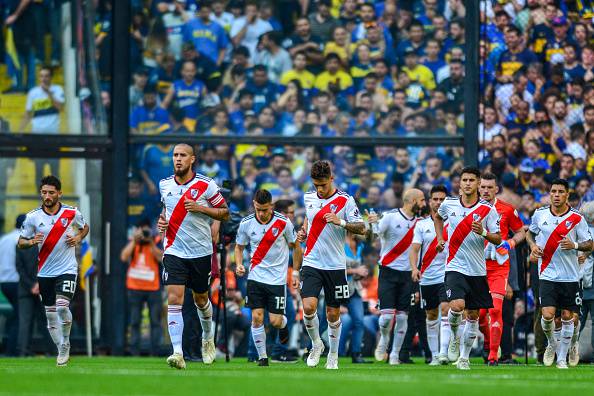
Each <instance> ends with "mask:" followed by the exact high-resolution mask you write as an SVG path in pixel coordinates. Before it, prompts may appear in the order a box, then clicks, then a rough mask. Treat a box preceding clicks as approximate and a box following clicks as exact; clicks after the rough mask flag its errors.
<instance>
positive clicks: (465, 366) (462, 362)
mask: <svg viewBox="0 0 594 396" xmlns="http://www.w3.org/2000/svg"><path fill="white" fill-rule="evenodd" d="M456 367H457V368H458V369H459V370H470V362H469V361H468V359H464V358H460V359H458V362H457V363H456Z"/></svg>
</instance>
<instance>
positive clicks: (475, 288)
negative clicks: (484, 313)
mask: <svg viewBox="0 0 594 396" xmlns="http://www.w3.org/2000/svg"><path fill="white" fill-rule="evenodd" d="M445 289H446V297H447V298H448V301H452V300H464V302H465V304H464V305H465V307H466V309H481V308H493V298H492V297H491V293H490V292H489V284H488V283H487V276H486V275H485V276H468V275H464V274H461V273H460V272H456V271H447V272H446V275H445Z"/></svg>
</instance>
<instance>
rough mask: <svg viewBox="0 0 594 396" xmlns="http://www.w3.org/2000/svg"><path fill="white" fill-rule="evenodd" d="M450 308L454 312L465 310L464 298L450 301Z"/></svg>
mask: <svg viewBox="0 0 594 396" xmlns="http://www.w3.org/2000/svg"><path fill="white" fill-rule="evenodd" d="M450 308H451V310H452V311H454V312H462V311H464V300H456V301H452V302H451V303H450Z"/></svg>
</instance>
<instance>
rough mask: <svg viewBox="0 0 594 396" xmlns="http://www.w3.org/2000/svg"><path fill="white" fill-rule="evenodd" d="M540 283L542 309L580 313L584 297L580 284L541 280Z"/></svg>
mask: <svg viewBox="0 0 594 396" xmlns="http://www.w3.org/2000/svg"><path fill="white" fill-rule="evenodd" d="M538 283H539V285H538V288H539V297H538V298H539V299H540V306H541V307H555V308H558V309H567V310H568V311H571V312H576V313H579V312H580V308H581V306H582V295H581V290H580V289H581V288H580V284H579V282H554V281H549V280H544V279H541V280H539V282H538Z"/></svg>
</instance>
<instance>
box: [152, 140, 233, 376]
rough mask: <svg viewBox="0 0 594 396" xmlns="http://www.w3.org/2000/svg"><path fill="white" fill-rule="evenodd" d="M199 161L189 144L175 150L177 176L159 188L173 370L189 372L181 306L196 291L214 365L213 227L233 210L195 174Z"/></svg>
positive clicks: (205, 350)
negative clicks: (188, 293) (210, 291)
mask: <svg viewBox="0 0 594 396" xmlns="http://www.w3.org/2000/svg"><path fill="white" fill-rule="evenodd" d="M195 162H196V156H195V155H194V149H193V148H192V146H190V145H188V144H178V145H176V146H175V147H174V148H173V171H174V174H173V176H170V177H168V178H166V179H163V180H161V181H160V182H159V192H160V194H161V202H162V203H163V213H162V214H161V216H160V217H159V221H158V224H157V225H158V227H159V231H160V232H161V233H164V234H165V236H164V239H163V246H164V255H163V267H164V269H163V284H165V288H166V289H167V323H168V328H169V337H170V338H171V344H172V345H173V354H172V355H171V356H169V357H168V358H167V363H168V364H169V365H170V366H171V367H175V368H177V369H183V368H185V367H186V362H185V361H184V357H183V352H182V333H183V330H184V319H183V317H182V304H183V301H184V292H185V287H186V285H187V286H188V287H190V288H191V289H192V292H193V296H194V303H195V304H196V307H197V308H198V316H199V317H200V323H201V325H202V361H203V362H204V363H205V364H212V362H213V361H214V359H215V344H214V329H213V326H212V305H211V303H210V300H209V298H208V289H209V287H210V268H211V267H210V265H211V256H212V237H211V230H210V221H211V219H213V220H219V221H226V220H227V219H228V218H229V209H228V208H227V204H226V202H225V199H224V198H223V196H222V195H221V193H220V192H219V188H218V187H217V185H216V183H215V182H214V180H212V179H210V178H208V177H206V176H203V175H200V174H198V173H196V172H194V171H193V169H192V168H193V166H194V163H195Z"/></svg>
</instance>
